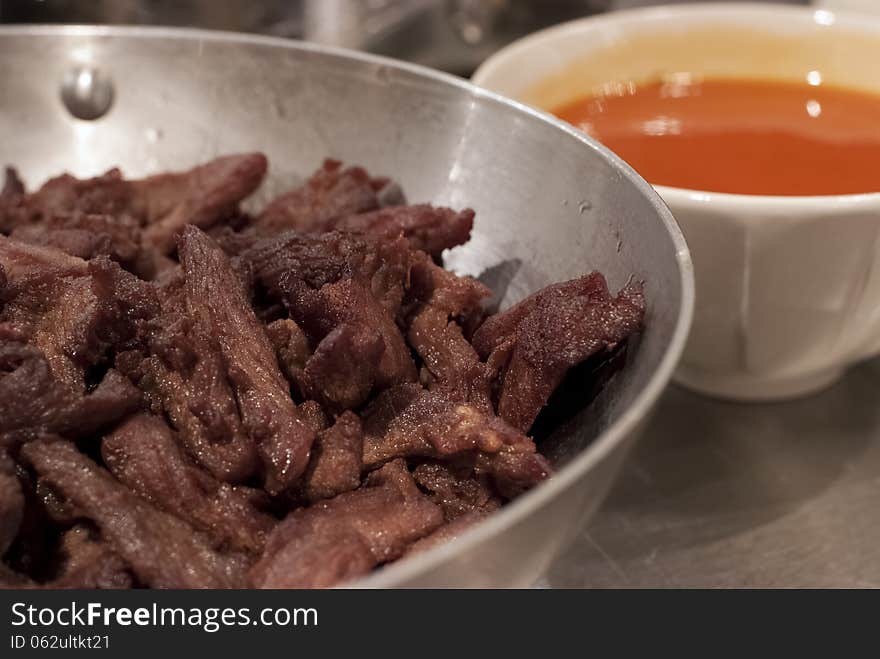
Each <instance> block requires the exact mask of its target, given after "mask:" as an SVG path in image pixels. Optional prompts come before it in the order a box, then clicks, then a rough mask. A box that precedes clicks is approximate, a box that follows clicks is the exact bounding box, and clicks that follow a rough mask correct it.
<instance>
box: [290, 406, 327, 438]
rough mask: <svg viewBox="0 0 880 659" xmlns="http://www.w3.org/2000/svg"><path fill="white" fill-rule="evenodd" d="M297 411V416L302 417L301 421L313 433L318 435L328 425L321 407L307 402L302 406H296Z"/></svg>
mask: <svg viewBox="0 0 880 659" xmlns="http://www.w3.org/2000/svg"><path fill="white" fill-rule="evenodd" d="M296 409H297V410H299V414H300V416H301V417H302V420H303V421H304V422H305V423H306V424H307V425H308V426H309V428H311V429H312V430H314V431H315V433H319V432H321V431H322V430H326V429H327V428H328V427H329V426H330V423H329V421H328V420H327V415H326V414H324V410H322V409H321V406H320V405H319V404H318V403H317V402H315V401H313V400H307V401H305V402H304V403H303V404H302V405H299V406H297V408H296Z"/></svg>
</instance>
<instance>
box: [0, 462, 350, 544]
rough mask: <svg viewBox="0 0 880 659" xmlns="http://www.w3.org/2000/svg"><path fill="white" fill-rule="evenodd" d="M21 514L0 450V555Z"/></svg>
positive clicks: (20, 499)
mask: <svg viewBox="0 0 880 659" xmlns="http://www.w3.org/2000/svg"><path fill="white" fill-rule="evenodd" d="M358 469H360V457H359V458H358ZM23 515H24V494H22V491H21V483H19V481H18V476H17V475H16V473H15V463H13V462H12V459H11V458H10V457H9V456H8V455H7V454H6V452H5V451H0V556H3V554H5V553H6V550H7V549H9V546H10V545H11V544H12V541H13V540H14V539H15V536H16V535H17V534H18V528H19V526H20V525H21V520H22V516H23Z"/></svg>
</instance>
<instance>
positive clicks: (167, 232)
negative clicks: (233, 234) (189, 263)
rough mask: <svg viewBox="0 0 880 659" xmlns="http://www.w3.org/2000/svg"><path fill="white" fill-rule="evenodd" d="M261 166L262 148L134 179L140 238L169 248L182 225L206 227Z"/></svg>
mask: <svg viewBox="0 0 880 659" xmlns="http://www.w3.org/2000/svg"><path fill="white" fill-rule="evenodd" d="M267 166H268V163H267V161H266V156H264V155H263V154H262V153H248V154H243V155H235V156H226V157H223V158H217V159H216V160H212V161H211V162H209V163H206V164H204V165H200V166H198V167H194V168H193V169H191V170H189V171H186V172H180V173H172V174H159V175H157V176H151V177H149V178H145V179H143V180H140V181H134V182H133V183H132V186H133V189H134V195H135V202H134V203H135V207H136V209H137V210H138V211H139V214H141V215H142V216H144V217H145V218H146V223H147V225H148V226H147V227H146V229H145V230H144V240H145V241H146V242H148V243H150V244H152V245H154V246H155V247H156V248H157V249H158V250H159V251H160V252H165V253H167V252H171V251H172V250H173V249H174V247H175V244H176V241H177V236H178V235H179V234H180V232H181V230H182V229H183V227H184V226H185V225H187V224H194V225H195V226H198V227H209V226H211V225H212V224H216V223H217V222H219V221H220V220H222V219H224V218H226V217H229V216H230V215H233V214H234V213H235V212H236V210H237V209H238V204H239V202H240V201H241V200H242V199H244V198H245V197H247V196H248V195H249V194H251V193H252V192H253V191H254V190H256V189H257V188H258V187H259V185H260V183H262V181H263V177H264V176H265V175H266V168H267Z"/></svg>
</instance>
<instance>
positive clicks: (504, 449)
mask: <svg viewBox="0 0 880 659" xmlns="http://www.w3.org/2000/svg"><path fill="white" fill-rule="evenodd" d="M465 456H473V457H475V458H476V470H477V473H478V474H485V475H487V476H488V477H490V478H491V479H492V482H493V484H494V485H495V487H496V488H497V489H498V491H499V492H500V493H501V494H502V495H503V496H509V494H507V493H509V492H514V491H515V492H520V491H522V490H524V489H528V488H529V487H532V486H534V485H536V484H537V483H539V482H540V481H542V480H543V479H545V478H546V477H547V476H549V475H550V473H551V472H552V470H551V467H550V464H549V463H548V462H547V461H546V460H545V459H544V458H543V457H542V456H541V455H540V454H538V453H537V452H536V449H535V443H534V442H533V441H532V440H531V439H529V438H528V437H526V436H525V435H523V434H522V433H521V432H520V431H518V430H516V429H515V428H513V427H511V426H510V425H508V424H507V423H505V422H504V421H503V420H502V419H500V418H499V417H496V416H495V415H493V414H491V413H486V412H485V411H482V410H480V409H479V408H478V407H476V406H474V405H473V404H471V403H463V402H459V399H458V398H457V397H456V392H450V391H448V390H444V389H442V388H436V389H433V390H431V391H425V390H423V389H421V388H420V387H419V386H418V385H402V386H399V387H394V388H393V389H389V390H387V391H384V392H382V393H381V394H380V395H379V396H377V397H376V399H375V400H374V401H373V402H372V403H371V404H370V405H369V407H368V408H367V409H366V410H365V411H364V465H365V466H366V467H367V468H371V467H375V466H377V465H380V464H382V463H384V462H387V461H388V460H392V459H394V458H398V457H409V458H411V457H426V458H436V459H449V458H451V457H457V458H458V457H465Z"/></svg>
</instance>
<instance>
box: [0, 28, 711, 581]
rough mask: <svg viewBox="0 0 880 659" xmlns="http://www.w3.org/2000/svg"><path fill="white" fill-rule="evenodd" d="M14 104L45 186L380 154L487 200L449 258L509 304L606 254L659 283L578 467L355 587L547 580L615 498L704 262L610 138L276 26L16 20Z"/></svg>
mask: <svg viewBox="0 0 880 659" xmlns="http://www.w3.org/2000/svg"><path fill="white" fill-rule="evenodd" d="M71 110H72V111H73V112H75V113H76V114H77V115H78V116H87V117H90V118H91V117H96V118H92V119H90V120H83V119H77V118H75V117H74V116H73V114H71ZM0 117H2V121H0V143H2V144H3V158H4V159H5V160H6V161H8V162H10V163H15V164H16V165H18V166H19V167H20V170H21V172H22V174H23V175H24V177H25V179H26V180H27V182H28V183H29V184H31V185H35V184H38V183H40V182H41V181H42V180H43V179H45V178H46V177H48V176H50V175H54V174H56V173H58V172H60V171H63V170H68V171H70V172H72V173H75V174H78V175H80V176H84V175H93V174H97V173H99V172H101V171H103V170H105V169H107V168H109V167H111V166H114V165H120V166H121V167H122V169H123V171H124V172H125V173H126V174H130V175H134V176H137V175H144V174H148V173H152V172H156V171H158V170H162V169H177V168H184V167H187V166H190V165H193V164H195V163H197V162H199V161H203V160H206V159H209V158H211V157H213V156H216V155H218V154H223V153H229V152H234V151H244V150H254V149H259V150H262V151H264V152H265V153H266V154H267V155H268V157H269V161H270V163H271V165H270V175H269V180H268V181H267V183H266V184H265V185H264V186H263V191H262V195H261V196H262V197H263V198H265V197H267V196H269V195H271V194H272V193H273V192H277V191H279V190H281V189H284V188H287V187H289V186H291V185H292V184H293V183H294V182H296V181H299V180H301V179H302V178H303V177H304V176H305V175H307V174H308V173H309V172H310V171H312V170H313V169H314V168H315V167H316V166H317V165H318V164H319V163H320V162H321V160H322V159H323V158H324V157H325V156H333V157H337V158H340V159H343V160H345V161H348V162H353V163H360V164H363V165H365V166H366V167H368V168H369V169H370V170H372V171H373V172H376V173H384V174H388V175H390V176H393V177H394V178H395V179H397V180H398V181H399V182H400V183H401V184H402V186H403V188H404V190H405V191H406V192H407V195H408V197H409V199H410V200H412V201H421V200H425V201H427V200H431V201H434V202H436V203H440V204H447V205H450V206H456V207H461V206H471V207H473V208H474V209H475V210H476V211H477V223H476V229H475V231H474V236H473V240H472V241H471V242H470V243H469V244H468V245H466V246H464V247H461V248H458V249H455V250H453V251H452V252H450V253H449V255H448V259H447V263H448V265H449V266H450V267H452V268H453V269H455V270H456V271H458V272H463V273H467V274H472V275H478V276H482V277H483V278H484V280H486V281H487V282H488V283H490V284H492V285H493V286H495V287H496V288H500V289H501V290H502V306H503V305H507V304H510V303H512V302H514V301H516V300H518V299H520V298H522V297H523V296H525V295H527V294H528V293H530V292H532V291H534V290H536V289H538V288H540V287H542V286H544V285H546V284H549V283H551V282H554V281H558V280H563V279H567V278H571V277H574V276H576V275H580V274H582V273H584V272H587V271H589V270H591V269H598V270H601V271H602V272H603V273H605V275H606V276H607V277H608V279H609V283H610V284H611V286H612V287H613V288H615V289H616V288H619V287H621V286H623V285H624V284H625V283H626V282H627V281H628V280H629V278H630V277H631V276H635V277H637V278H640V279H643V280H644V281H645V282H646V295H647V300H648V313H647V319H646V322H647V328H646V330H645V332H644V333H643V334H642V336H641V338H640V340H639V341H638V344H637V345H633V346H630V350H629V352H628V357H627V359H628V364H627V366H626V367H625V369H624V370H623V371H621V372H620V373H618V374H617V375H616V376H615V377H614V378H613V380H612V381H611V383H610V384H609V385H608V386H607V387H606V388H605V389H604V391H603V392H602V393H601V394H600V395H599V397H598V398H597V399H596V400H595V401H594V402H593V404H592V405H590V406H589V407H588V408H587V409H586V410H585V411H583V412H581V413H579V414H578V415H577V416H575V417H574V419H572V420H571V421H569V422H568V423H566V424H565V425H564V426H563V427H561V428H559V429H558V430H557V431H556V432H555V433H554V434H553V435H552V436H551V437H550V438H549V439H548V440H547V444H546V448H547V450H548V451H549V452H550V454H551V457H552V458H553V460H554V461H555V463H556V465H557V466H558V469H559V470H558V473H557V474H556V475H555V476H554V477H553V478H552V479H550V480H549V481H548V482H546V483H545V484H542V485H541V486H540V487H538V488H536V489H535V490H533V491H531V492H529V493H527V494H525V495H524V496H522V497H520V498H519V499H517V500H516V501H514V502H512V503H511V504H510V505H508V506H505V507H504V508H503V509H502V510H501V511H499V512H497V513H495V514H494V515H492V516H491V517H490V518H489V519H488V520H486V521H485V522H484V523H482V524H480V525H479V526H477V527H476V528H474V529H473V530H471V531H470V532H468V533H467V534H465V535H463V536H462V537H460V538H459V539H457V540H455V541H454V542H450V543H448V544H446V545H444V546H441V547H438V548H436V549H435V550H433V551H430V552H426V553H424V554H422V555H418V556H416V557H413V558H411V559H408V560H405V561H400V562H398V563H395V564H393V565H390V566H388V567H386V568H384V569H381V570H379V571H377V572H375V573H373V574H372V575H370V576H369V577H367V578H365V579H363V580H361V581H359V582H357V583H356V584H355V585H358V586H370V587H378V586H386V587H387V586H394V587H402V586H461V587H474V586H497V587H504V586H528V585H530V584H531V583H533V582H534V580H535V579H536V578H537V577H538V576H540V574H541V572H542V571H543V570H544V569H545V568H546V567H547V565H548V564H549V563H550V561H551V560H552V559H553V557H554V556H555V555H556V554H557V553H558V552H559V551H560V550H561V549H562V548H563V546H564V545H565V544H566V542H567V541H568V540H570V539H571V538H572V537H573V535H574V534H575V533H576V532H577V531H578V530H579V529H580V528H581V527H582V525H583V524H584V523H585V522H586V521H587V520H588V518H589V517H590V516H591V515H592V513H593V512H594V511H595V510H596V508H597V506H598V505H599V503H600V502H601V500H602V498H603V497H604V495H605V494H606V492H607V490H608V488H609V486H610V484H611V482H612V480H613V479H614V477H615V475H616V474H617V472H618V470H619V467H620V465H621V462H622V461H623V459H624V457H625V455H626V453H627V450H628V449H629V447H630V446H631V445H632V443H633V441H634V440H635V439H636V436H637V434H638V432H639V430H640V428H641V427H642V425H643V424H644V423H645V421H646V419H647V418H648V414H649V412H650V410H651V408H652V406H653V404H654V402H655V401H656V400H657V397H658V396H659V394H660V392H661V391H662V390H663V388H664V387H665V386H666V384H667V382H668V381H669V378H670V376H671V374H672V371H673V369H674V367H675V365H676V363H677V362H678V359H679V356H680V355H681V351H682V347H683V345H684V341H685V338H686V336H687V332H688V328H689V326H690V322H691V314H692V309H693V297H694V291H693V277H692V272H691V262H690V257H689V254H688V250H687V246H686V245H685V242H684V240H683V238H682V236H681V233H680V232H679V229H678V227H677V226H676V224H675V221H674V220H673V218H672V216H671V215H670V213H669V211H668V210H667V208H666V206H664V205H663V202H662V201H661V200H660V198H659V197H658V196H657V195H656V194H655V193H654V191H653V190H652V189H651V187H650V186H649V185H648V184H647V183H645V181H644V180H642V179H641V178H640V177H639V176H638V175H636V174H635V173H634V172H633V171H632V170H631V169H630V168H629V167H628V166H627V165H626V164H624V163H623V162H622V161H621V160H620V159H619V158H617V157H616V156H615V155H613V154H612V153H611V152H610V151H608V150H607V149H605V148H604V147H602V146H600V145H599V144H598V143H596V142H593V141H592V140H590V139H588V138H586V137H584V136H583V135H581V134H579V133H577V132H576V131H574V130H573V129H571V128H569V127H567V126H566V125H564V124H562V123H560V122H558V121H556V120H554V119H552V118H551V117H549V116H547V115H544V114H541V113H539V112H537V111H535V110H531V109H529V108H527V107H525V106H522V105H519V104H517V103H515V102H512V101H509V100H506V99H504V98H501V97H499V96H497V95H495V94H492V93H490V92H487V91H484V90H481V89H479V88H477V87H474V86H472V85H470V84H468V83H466V82H464V81H462V80H460V79H457V78H454V77H451V76H448V75H444V74H440V73H436V72H433V71H430V70H427V69H423V68H419V67H417V66H412V65H406V64H401V63H398V62H395V61H392V60H388V59H383V58H379V57H375V56H369V55H364V54H359V53H355V52H345V51H340V50H332V49H328V48H326V47H319V46H314V45H307V44H302V43H296V42H291V41H282V40H277V39H271V38H265V37H254V36H245V35H238V34H225V33H217V32H201V31H192V30H176V29H146V28H120V27H6V28H0ZM258 201H259V200H258Z"/></svg>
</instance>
